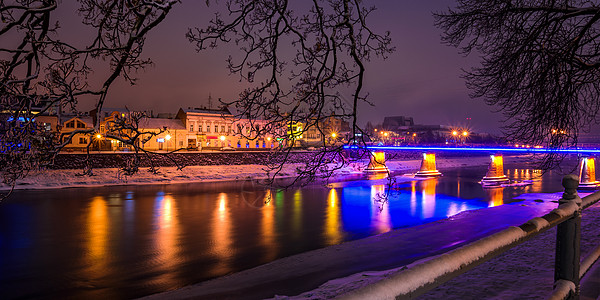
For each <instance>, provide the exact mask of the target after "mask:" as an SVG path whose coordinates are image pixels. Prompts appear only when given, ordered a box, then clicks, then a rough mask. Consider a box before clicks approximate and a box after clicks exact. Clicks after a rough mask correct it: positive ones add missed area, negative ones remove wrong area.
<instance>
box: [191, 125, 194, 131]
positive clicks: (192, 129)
mask: <svg viewBox="0 0 600 300" xmlns="http://www.w3.org/2000/svg"><path fill="white" fill-rule="evenodd" d="M193 131H194V124H190V132H193Z"/></svg>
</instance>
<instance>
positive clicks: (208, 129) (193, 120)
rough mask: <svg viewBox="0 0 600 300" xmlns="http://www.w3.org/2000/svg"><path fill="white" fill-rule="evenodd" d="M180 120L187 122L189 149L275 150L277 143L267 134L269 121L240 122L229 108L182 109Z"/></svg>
mask: <svg viewBox="0 0 600 300" xmlns="http://www.w3.org/2000/svg"><path fill="white" fill-rule="evenodd" d="M176 118H177V119H179V120H181V121H182V122H183V123H184V126H185V128H186V129H187V133H186V135H185V142H184V145H186V147H187V148H190V149H200V148H208V149H211V148H217V149H218V148H222V147H231V148H241V149H250V148H251V149H259V148H263V149H264V148H273V147H275V146H276V145H278V144H277V141H276V140H275V138H274V134H273V133H269V132H265V130H264V129H265V126H266V125H267V123H268V122H267V121H265V120H255V119H252V120H251V119H238V118H236V117H235V116H234V115H233V114H232V113H231V112H230V111H229V109H227V108H226V107H223V108H221V109H207V108H188V109H182V108H180V109H179V112H177V116H176Z"/></svg>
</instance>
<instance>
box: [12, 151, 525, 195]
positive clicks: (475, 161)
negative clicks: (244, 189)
mask: <svg viewBox="0 0 600 300" xmlns="http://www.w3.org/2000/svg"><path fill="white" fill-rule="evenodd" d="M508 159H523V158H519V157H511V158H507V160H508ZM420 163H421V161H420V160H408V161H389V162H388V163H387V166H388V168H389V169H390V170H391V171H393V172H396V171H398V172H411V171H415V170H417V169H418V168H419V166H420ZM487 164H489V157H487V156H482V157H463V158H450V159H438V161H437V166H438V169H442V170H443V169H448V168H456V167H461V166H478V165H487ZM366 165H367V163H366V162H364V163H353V164H350V165H348V166H346V167H344V168H342V169H340V170H338V171H337V172H336V174H337V175H345V174H355V173H361V172H362V171H363V170H364V168H365V167H366ZM300 166H301V164H289V165H286V166H285V167H284V169H283V170H282V172H281V173H280V176H281V177H292V176H294V175H296V169H297V168H298V167H300ZM80 173H81V170H78V169H72V170H44V171H38V172H31V173H30V174H29V175H28V176H27V177H26V178H24V179H21V180H19V181H18V182H17V184H16V186H15V189H48V188H67V187H92V186H110V185H125V184H135V185H137V184H161V183H190V182H210V181H235V180H241V179H260V178H266V170H265V167H264V166H262V165H221V166H188V167H185V168H184V169H183V170H177V168H175V167H161V168H159V173H158V174H154V173H151V172H149V171H148V170H147V169H140V171H139V172H138V173H137V174H135V175H133V176H123V175H121V174H120V172H119V169H117V168H104V169H94V170H93V174H94V175H93V176H85V175H80ZM7 189H10V186H8V185H6V184H3V183H0V190H7Z"/></svg>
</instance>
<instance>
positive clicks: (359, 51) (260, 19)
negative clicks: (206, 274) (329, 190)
mask: <svg viewBox="0 0 600 300" xmlns="http://www.w3.org/2000/svg"><path fill="white" fill-rule="evenodd" d="M225 5H226V7H227V14H226V15H221V14H217V15H215V18H214V19H213V20H211V22H210V25H208V26H206V27H204V28H193V29H190V30H189V32H188V34H187V37H188V38H189V40H190V41H191V42H192V43H195V45H196V47H197V50H198V51H201V50H204V49H206V48H214V47H218V46H219V45H221V44H223V43H232V42H233V43H235V44H236V45H237V46H238V47H239V50H240V53H239V55H235V56H231V57H229V59H228V61H227V62H228V68H229V71H230V72H231V73H232V74H235V75H237V76H239V78H240V80H243V81H246V82H248V83H250V84H251V85H253V86H252V87H250V88H248V89H246V90H245V91H243V92H242V93H241V94H240V97H239V99H236V100H234V101H229V102H227V101H225V102H224V104H226V105H228V106H230V107H233V108H235V109H236V111H237V116H238V117H240V118H248V119H251V120H267V121H268V122H267V125H266V126H263V127H257V126H256V125H255V124H253V125H252V127H253V130H252V131H253V132H258V133H259V134H260V133H278V138H279V139H280V140H282V141H284V142H283V143H282V146H285V150H284V149H283V148H282V149H281V150H284V152H286V154H289V151H290V150H291V149H292V148H291V147H288V146H290V145H293V144H294V143H295V139H296V137H299V136H302V135H304V136H306V134H307V133H308V132H309V130H310V129H311V128H314V129H316V132H318V133H319V135H320V136H321V137H324V138H323V139H322V141H321V143H320V144H319V145H318V146H317V148H318V150H319V151H316V152H314V154H313V156H312V158H311V159H309V160H308V161H307V162H306V164H305V166H304V167H303V168H300V169H299V175H300V176H299V177H298V178H297V179H306V178H308V179H314V178H315V176H316V175H317V174H321V175H324V176H325V177H327V176H328V175H330V174H331V172H332V171H333V170H335V169H337V168H339V167H341V166H342V165H343V164H344V163H345V162H346V161H345V159H344V157H343V156H342V151H341V150H342V149H341V143H339V144H336V143H335V141H333V142H332V139H331V137H329V135H330V133H329V132H327V131H326V130H325V129H326V128H325V127H327V125H326V124H328V122H327V121H328V120H332V119H338V120H344V121H346V122H349V124H350V126H349V127H350V128H349V129H350V130H349V131H350V133H349V136H348V137H347V140H348V142H349V143H350V144H356V145H361V144H362V145H364V140H363V139H362V138H359V137H362V136H364V132H363V131H362V129H361V128H360V127H359V126H358V124H357V114H358V111H357V109H358V105H359V103H360V102H367V93H365V92H364V91H363V81H364V72H365V62H366V61H368V60H369V59H370V58H371V57H372V56H378V57H383V58H385V57H386V56H387V55H388V54H389V53H390V52H392V51H393V48H392V47H391V40H390V37H389V32H386V33H385V34H377V33H375V32H374V31H373V30H371V28H370V27H369V26H368V24H367V18H368V16H369V15H370V14H371V13H372V12H373V11H374V10H375V7H366V6H365V5H364V4H363V1H361V0H313V1H303V2H302V3H301V4H300V3H292V2H291V1H288V0H264V1H252V0H228V1H226V3H225ZM290 46H291V47H290ZM257 124H258V123H257ZM280 128H287V130H285V129H284V130H279V129H280ZM293 128H300V129H299V130H298V131H295V130H293ZM327 137H329V138H327ZM287 157H288V156H287V155H286V156H285V158H284V160H283V162H285V161H286V160H287ZM336 162H337V163H336ZM331 163H333V165H332V164H331ZM282 165H283V164H282V161H278V162H277V163H275V164H272V165H271V166H270V171H271V173H270V174H271V175H272V176H275V175H277V174H278V173H279V172H280V171H281V167H282ZM272 178H273V177H272Z"/></svg>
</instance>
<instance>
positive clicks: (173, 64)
mask: <svg viewBox="0 0 600 300" xmlns="http://www.w3.org/2000/svg"><path fill="white" fill-rule="evenodd" d="M221 2H223V1H221ZM369 3H370V4H371V3H372V4H374V5H376V6H377V7H378V10H377V11H375V12H374V13H373V14H372V15H371V18H370V19H369V20H368V21H369V22H370V26H371V27H372V28H373V29H374V30H376V31H377V32H380V33H383V32H385V31H386V30H389V31H391V33H392V39H393V44H394V46H395V47H396V52H394V53H392V54H391V55H390V57H389V58H388V59H387V60H385V61H381V60H379V59H373V60H372V61H371V62H370V63H368V64H367V73H366V76H367V78H366V85H365V88H364V91H365V92H368V93H369V95H370V96H369V99H370V100H371V101H372V102H373V103H374V104H375V105H376V106H375V107H371V106H369V105H366V104H364V105H362V106H361V107H360V110H359V114H360V116H359V118H360V120H359V121H360V124H361V125H364V124H365V123H366V122H367V121H371V122H373V124H377V123H381V122H382V121H383V117H385V116H396V115H404V116H412V117H413V118H414V120H415V123H418V124H442V125H456V126H469V127H470V128H471V130H473V131H476V132H490V133H499V129H498V128H499V126H500V125H501V124H500V123H499V120H501V119H502V116H501V115H500V114H499V113H493V112H492V111H493V110H494V108H493V107H489V106H487V105H485V104H484V103H483V101H481V100H479V99H470V98H469V96H468V90H467V88H466V87H465V83H464V80H463V79H461V78H460V74H461V68H466V69H468V68H469V67H470V66H473V65H475V64H476V63H477V57H476V56H472V57H468V58H465V57H463V56H462V55H460V54H459V53H458V50H457V49H455V48H452V47H449V46H446V45H443V44H441V40H440V35H441V30H440V29H438V28H436V27H434V25H433V22H434V20H433V17H432V12H434V11H443V10H445V9H446V8H447V7H449V6H453V5H454V1H450V0H447V1H444V0H430V1H370V2H369ZM63 4H67V5H73V6H72V7H70V8H68V9H65V10H62V11H60V12H59V15H58V16H57V18H58V19H59V20H60V22H61V25H62V29H61V30H62V32H61V34H64V35H65V36H68V35H72V34H75V35H76V36H85V31H84V30H81V28H80V26H81V25H79V23H78V22H80V18H79V17H76V13H75V5H74V4H72V2H70V1H69V2H67V1H63ZM211 16H212V14H211V12H210V11H209V10H207V9H206V7H205V5H204V1H184V3H182V4H178V5H176V6H175V8H174V9H173V10H172V11H171V13H170V14H169V16H168V17H167V19H166V20H165V21H164V22H163V23H162V24H161V25H160V26H159V27H158V28H156V29H155V31H154V32H151V33H150V34H149V36H148V39H147V40H146V45H145V49H144V57H150V58H152V60H153V61H154V63H155V64H154V66H153V67H151V68H149V69H147V71H145V72H143V73H140V74H138V77H139V80H138V82H137V84H136V85H135V86H130V85H128V84H127V83H125V82H124V81H122V80H121V81H118V82H116V83H115V84H114V85H113V86H112V88H111V91H110V93H109V97H108V100H107V103H106V104H105V107H123V106H127V107H128V108H129V109H131V110H153V111H154V112H155V113H156V112H172V113H175V112H176V111H177V109H178V107H189V106H192V107H198V106H206V105H207V99H208V95H209V93H210V94H211V95H212V98H213V99H214V100H215V101H214V102H213V103H216V99H217V98H223V99H233V98H235V97H236V96H237V95H238V94H239V92H240V91H241V90H242V89H243V88H244V85H243V84H242V83H240V82H239V78H238V77H237V76H235V75H231V76H229V75H228V71H227V70H226V63H225V59H226V58H227V56H228V55H230V54H231V55H233V56H235V55H236V50H235V48H233V47H221V48H219V49H218V50H209V51H204V52H201V53H197V52H196V51H195V50H194V45H192V44H190V43H189V42H188V41H187V39H186V38H185V33H186V31H187V28H189V27H193V26H202V25H204V24H206V22H207V20H208V18H210V17H211ZM90 38H91V37H90ZM84 39H85V38H84ZM97 74H102V71H101V70H98V71H97ZM98 84H100V82H98ZM92 106H93V103H92V102H87V103H85V101H84V102H83V103H82V104H81V107H80V108H81V109H84V110H88V109H91V108H92ZM469 117H470V118H471V121H470V123H469V122H468V121H467V118H469Z"/></svg>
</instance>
